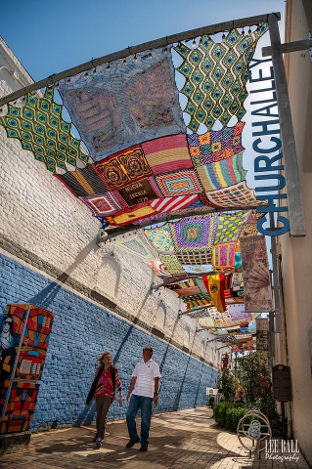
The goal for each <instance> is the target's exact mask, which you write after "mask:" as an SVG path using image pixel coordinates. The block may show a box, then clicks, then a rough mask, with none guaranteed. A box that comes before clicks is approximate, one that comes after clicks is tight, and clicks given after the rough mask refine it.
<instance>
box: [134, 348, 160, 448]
mask: <svg viewBox="0 0 312 469" xmlns="http://www.w3.org/2000/svg"><path fill="white" fill-rule="evenodd" d="M152 355H153V349H152V347H150V346H146V347H144V348H143V360H142V361H141V362H139V363H138V364H137V365H136V366H135V368H134V371H133V373H132V379H131V381H130V386H129V391H128V395H127V402H129V400H130V404H129V408H128V411H127V427H128V433H129V437H130V440H129V442H128V443H127V444H126V447H127V448H132V446H133V445H135V444H136V443H139V442H140V441H141V448H140V451H147V449H148V435H149V430H150V425H151V418H152V411H153V404H154V405H155V407H156V406H157V404H158V389H159V379H160V372H159V366H158V365H157V363H156V362H154V360H152ZM131 394H132V395H131ZM130 396H131V398H130ZM139 409H141V440H140V438H139V435H138V432H137V428H136V421H135V417H136V415H137V413H138V411H139Z"/></svg>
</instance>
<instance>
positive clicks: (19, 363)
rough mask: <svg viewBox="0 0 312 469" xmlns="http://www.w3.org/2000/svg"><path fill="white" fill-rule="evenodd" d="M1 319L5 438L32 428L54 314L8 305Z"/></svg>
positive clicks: (0, 410)
mask: <svg viewBox="0 0 312 469" xmlns="http://www.w3.org/2000/svg"><path fill="white" fill-rule="evenodd" d="M1 319H2V321H1ZM1 319H0V434H3V433H12V432H21V431H26V430H28V428H29V424H30V420H31V419H32V418H33V414H34V411H35V407H36V400H37V395H38V390H39V387H40V379H41V376H42V371H43V367H44V362H45V358H46V354H47V349H48V344H49V339H50V333H51V329H52V323H53V319H54V314H53V313H50V312H49V311H46V310H45V309H42V308H39V307H37V306H34V305H29V304H23V305H8V306H7V307H6V310H5V313H4V315H3V316H2V318H1ZM19 346H21V348H20V352H19Z"/></svg>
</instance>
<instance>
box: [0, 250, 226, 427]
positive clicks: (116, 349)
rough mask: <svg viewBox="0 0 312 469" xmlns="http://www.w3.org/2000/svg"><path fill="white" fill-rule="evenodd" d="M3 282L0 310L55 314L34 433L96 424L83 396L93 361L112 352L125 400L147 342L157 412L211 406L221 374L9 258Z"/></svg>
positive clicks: (4, 260)
mask: <svg viewBox="0 0 312 469" xmlns="http://www.w3.org/2000/svg"><path fill="white" fill-rule="evenodd" d="M0 277H1V282H0V307H1V311H4V309H5V306H6V305H7V304H8V303H32V304H35V305H38V306H42V307H44V308H46V309H48V310H49V311H51V312H53V313H54V314H55V319H54V324H53V329H52V334H51V338H50V344H49V348H48V353H47V358H46V362H45V368H44V372H43V376H42V384H41V387H40V391H39V394H38V400H37V406H36V411H35V416H34V419H33V421H32V424H31V427H32V428H33V429H35V428H38V427H39V426H40V425H50V424H51V423H52V422H53V421H54V420H57V421H58V424H59V425H68V424H69V425H73V424H77V423H79V422H84V423H90V422H91V421H92V420H93V419H94V413H95V409H94V403H93V404H91V405H90V406H86V405H85V399H86V396H87V394H88V390H89V387H90V384H91V382H92V379H93V375H94V372H95V369H96V363H95V359H96V358H97V357H98V356H99V354H100V353H101V352H102V351H105V350H109V351H110V352H111V353H112V355H113V357H115V364H116V366H117V367H118V369H119V373H120V376H121V381H122V386H123V393H124V396H125V395H126V393H127V389H128V386H129V382H130V379H131V374H132V370H133V368H134V366H135V364H136V363H137V362H138V361H139V360H141V359H142V348H143V346H144V345H145V344H150V345H152V347H153V348H154V356H153V358H154V359H155V360H156V361H157V363H159V365H160V366H161V373H162V379H161V390H160V394H159V407H158V408H157V411H158V412H159V411H172V410H177V409H184V408H191V407H194V406H201V405H204V404H206V402H207V396H206V395H205V388H206V387H207V386H213V385H214V384H215V382H216V377H217V371H216V370H214V369H212V368H210V367H209V366H207V365H205V364H204V363H202V362H200V361H198V360H196V359H194V358H191V357H189V356H188V355H186V354H185V353H183V352H181V351H179V350H178V349H176V348H174V347H172V346H170V345H168V344H167V343H164V342H162V341H160V340H158V339H157V338H155V337H152V336H150V335H149V334H147V333H145V332H144V331H142V330H140V329H138V328H136V327H135V326H133V325H131V324H129V323H127V322H126V321H124V320H123V319H121V318H118V317H116V316H114V315H112V314H110V313H109V312H107V311H106V310H105V309H103V308H102V307H100V306H96V305H94V304H93V303H91V302H90V301H88V300H87V299H83V298H81V297H80V296H78V295H75V294H74V293H72V292H71V291H68V290H66V289H65V288H62V287H61V286H59V285H57V284H56V283H54V282H51V281H50V280H48V279H47V278H45V277H44V276H43V275H40V274H38V273H36V272H34V271H32V270H31V269H29V268H26V267H24V266H23V265H21V264H19V263H18V262H15V261H13V260H12V259H10V258H8V257H6V256H4V255H0ZM125 411H126V407H123V408H120V407H119V406H118V405H117V402H116V401H115V402H114V403H113V405H112V407H111V409H110V414H109V419H110V420H114V419H118V418H119V419H120V418H124V417H125Z"/></svg>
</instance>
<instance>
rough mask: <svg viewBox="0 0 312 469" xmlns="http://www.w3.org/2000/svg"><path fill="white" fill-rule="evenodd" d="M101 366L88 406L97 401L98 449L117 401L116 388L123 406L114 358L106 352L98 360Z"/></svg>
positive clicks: (96, 440)
mask: <svg viewBox="0 0 312 469" xmlns="http://www.w3.org/2000/svg"><path fill="white" fill-rule="evenodd" d="M97 362H98V364H99V366H98V368H97V370H96V372H95V377H94V380H93V383H92V385H91V389H90V391H89V394H88V397H87V401H86V404H90V402H91V401H92V398H93V397H95V400H96V436H95V437H94V440H93V441H95V444H96V447H97V448H100V447H101V446H102V442H103V439H104V434H105V427H106V421H107V415H108V411H109V408H110V406H111V404H112V402H113V401H114V400H115V388H117V391H118V392H119V405H120V406H122V404H123V402H122V392H121V383H120V378H119V374H118V370H117V368H116V367H114V365H113V360H112V356H111V354H110V353H109V352H104V353H102V355H101V356H100V357H99V358H98V359H97Z"/></svg>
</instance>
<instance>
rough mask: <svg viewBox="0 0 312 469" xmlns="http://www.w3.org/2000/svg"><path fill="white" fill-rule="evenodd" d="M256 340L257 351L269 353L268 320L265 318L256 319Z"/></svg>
mask: <svg viewBox="0 0 312 469" xmlns="http://www.w3.org/2000/svg"><path fill="white" fill-rule="evenodd" d="M256 340H257V350H258V351H260V352H268V351H269V320H268V319H266V318H258V319H256Z"/></svg>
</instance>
